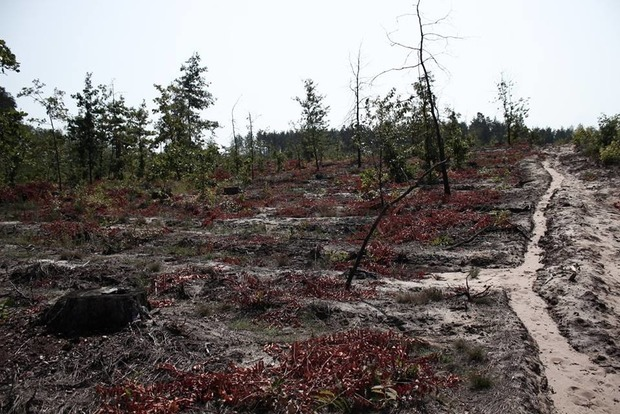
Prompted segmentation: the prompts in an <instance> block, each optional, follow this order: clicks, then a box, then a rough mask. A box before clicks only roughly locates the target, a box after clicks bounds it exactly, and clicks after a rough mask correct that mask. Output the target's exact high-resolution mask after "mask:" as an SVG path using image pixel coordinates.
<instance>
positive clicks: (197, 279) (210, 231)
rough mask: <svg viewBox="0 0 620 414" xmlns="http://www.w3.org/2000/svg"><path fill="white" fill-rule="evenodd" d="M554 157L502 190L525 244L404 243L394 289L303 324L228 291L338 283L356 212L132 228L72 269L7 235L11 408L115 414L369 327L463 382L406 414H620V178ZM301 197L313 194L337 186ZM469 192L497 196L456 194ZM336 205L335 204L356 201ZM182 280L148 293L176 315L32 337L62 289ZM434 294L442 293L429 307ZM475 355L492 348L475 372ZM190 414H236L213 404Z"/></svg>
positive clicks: (571, 158)
mask: <svg viewBox="0 0 620 414" xmlns="http://www.w3.org/2000/svg"><path fill="white" fill-rule="evenodd" d="M544 158H545V157H544V156H543V157H539V158H536V157H534V158H530V159H527V160H525V161H523V162H521V163H520V164H519V166H518V170H519V174H520V177H521V179H520V180H519V182H518V183H517V184H512V185H507V184H506V183H499V185H501V186H502V191H504V196H503V197H502V199H501V201H500V202H498V205H497V206H496V207H495V208H497V209H498V210H501V211H506V212H510V221H511V223H513V224H514V225H515V226H514V227H513V229H516V231H493V232H487V233H483V234H480V235H479V236H478V237H475V238H474V239H472V240H471V241H468V242H467V243H463V244H461V245H459V246H458V247H456V248H449V247H450V246H442V245H429V244H426V245H421V244H416V243H408V244H404V245H402V246H399V247H398V251H397V252H396V253H397V257H398V265H399V267H398V269H399V273H398V274H399V275H400V276H399V277H398V278H391V277H380V278H379V279H378V280H376V279H372V278H371V279H364V280H355V282H354V285H355V287H356V289H361V290H364V289H371V290H375V291H376V292H377V294H376V295H373V296H372V297H369V298H367V299H365V300H357V301H350V300H339V299H337V298H326V299H317V298H312V297H300V298H299V300H300V304H301V305H300V306H301V309H300V310H299V311H300V315H302V316H301V317H300V319H299V320H298V321H297V323H296V324H295V325H294V326H293V325H287V324H286V323H285V324H284V325H278V326H273V325H269V324H265V323H262V322H259V321H257V320H256V319H255V318H254V316H253V314H251V313H248V312H247V311H244V309H242V308H240V307H239V305H238V302H235V301H234V298H232V297H231V294H230V288H229V286H230V285H229V284H230V283H234V284H239V283H242V282H244V281H246V280H247V279H248V277H256V278H257V280H260V281H264V282H265V283H270V284H273V285H278V284H280V285H282V286H284V287H285V289H289V288H290V289H293V288H294V287H295V286H294V285H292V284H290V283H293V282H291V281H292V280H297V279H296V278H300V277H303V278H309V279H304V280H310V281H311V280H313V278H316V279H317V280H319V278H322V277H328V278H333V279H334V280H341V279H342V273H341V271H337V270H334V269H333V260H334V258H336V257H339V258H340V257H349V258H350V255H351V254H354V252H355V248H356V245H355V243H352V242H351V241H350V235H351V234H354V233H355V232H358V231H360V230H361V229H363V227H364V226H365V225H367V224H368V222H369V221H370V220H371V217H368V218H360V217H348V216H347V214H346V211H337V212H336V213H335V214H330V216H329V217H321V216H320V215H319V216H316V217H312V218H294V217H281V216H276V215H274V211H273V209H272V208H265V209H263V210H261V211H260V212H259V213H258V214H257V215H255V216H254V217H251V218H243V219H230V220H220V221H216V222H214V223H213V226H211V227H209V228H205V227H201V226H200V225H199V223H196V222H192V221H179V220H174V219H170V218H165V217H156V218H152V219H148V220H146V221H144V222H142V223H141V224H140V225H137V224H132V221H131V219H130V220H129V224H122V225H121V224H119V225H117V226H118V227H119V228H120V229H121V230H122V231H125V232H126V233H127V234H128V235H130V236H131V237H129V236H127V238H126V239H123V240H122V243H121V245H122V246H121V248H119V247H118V245H117V246H115V248H114V249H110V246H109V245H107V246H97V247H92V246H91V247H88V246H87V248H85V249H81V250H80V251H79V252H75V255H74V257H71V254H68V252H67V248H66V247H60V246H54V245H53V244H49V243H48V244H43V245H40V244H33V243H31V242H30V241H29V240H26V238H25V236H24V235H26V234H36V232H37V231H38V225H37V224H36V223H23V222H20V221H8V220H7V221H4V222H3V223H1V224H0V237H1V238H2V241H3V243H2V247H1V250H0V257H1V258H2V259H1V260H0V268H1V269H2V270H1V271H0V300H2V302H0V303H1V304H2V305H1V307H0V412H6V413H9V412H10V413H18V412H37V413H38V412H46V413H58V412H66V413H78V412H96V411H97V409H98V408H99V407H101V404H102V403H104V402H106V400H105V397H104V396H102V394H101V393H100V392H98V391H97V387H98V386H103V387H106V386H110V385H114V384H118V383H121V382H123V381H126V380H133V381H138V382H141V383H144V384H148V383H152V382H154V381H157V380H161V379H162V378H163V377H162V373H161V372H160V370H158V366H159V365H160V364H162V363H164V362H165V363H171V364H174V365H175V366H176V367H177V368H178V369H181V370H191V369H192V367H196V366H204V367H206V368H205V369H207V368H208V369H209V370H213V371H217V370H219V369H224V368H225V367H226V366H227V365H228V364H229V363H231V362H233V363H236V364H242V365H247V366H250V365H252V364H254V363H256V361H259V360H261V359H267V355H266V354H265V353H264V350H263V348H264V346H265V345H266V344H270V343H283V344H289V343H291V342H293V341H297V340H303V339H305V338H309V337H314V336H317V335H324V334H328V333H331V332H343V331H346V330H349V329H352V328H367V327H369V328H378V329H388V330H394V331H396V332H398V333H399V334H402V335H405V336H407V337H415V338H423V339H424V340H426V341H428V342H429V343H430V344H432V347H433V349H435V350H436V351H437V352H439V353H440V354H442V355H444V357H443V358H442V361H441V364H440V365H439V366H438V367H437V369H438V370H440V371H444V372H450V373H453V374H455V375H458V376H459V377H461V378H462V381H461V382H460V383H459V384H458V385H457V386H456V387H454V388H448V389H445V390H441V391H440V392H439V393H437V394H436V395H433V396H431V397H429V398H427V399H425V400H424V401H423V404H422V405H421V406H419V407H418V408H415V407H409V408H406V409H402V410H400V411H397V412H401V413H417V412H425V413H470V414H473V413H498V412H501V413H506V414H507V413H553V412H557V413H564V414H576V413H616V412H620V402H618V400H617V398H618V396H620V388H619V387H620V382H619V378H618V373H617V370H618V369H620V352H619V351H618V348H617V343H616V341H617V338H618V333H619V332H618V325H619V324H620V318H619V316H618V312H619V311H618V309H620V308H618V306H620V296H619V295H620V294H619V293H618V292H620V291H619V290H618V287H619V286H620V275H619V273H618V271H619V260H620V259H619V257H620V255H619V254H618V253H619V252H620V250H619V248H620V238H619V236H618V234H619V232H618V229H619V222H618V218H619V215H620V210H619V209H618V207H617V205H618V204H617V203H619V202H620V194H619V193H618V190H617V189H618V188H619V186H618V184H619V183H618V178H617V177H618V175H617V171H616V172H615V176H614V175H613V174H614V173H609V172H607V171H606V170H602V169H599V168H597V167H596V166H593V165H591V164H589V163H587V161H585V160H583V159H581V158H579V157H577V156H575V155H574V154H573V153H572V151H571V150H570V149H568V148H564V147H563V148H553V149H550V150H549V152H548V153H547V155H546V160H544ZM295 185H299V188H294V189H295V190H298V191H300V192H303V193H304V194H309V196H310V197H317V198H318V197H323V196H324V194H325V189H326V187H329V186H332V185H333V186H338V183H337V182H336V180H323V181H318V180H307V181H305V182H302V183H299V184H297V183H295V182H291V186H295ZM474 185H475V186H478V187H480V186H482V187H484V186H488V187H489V188H491V187H493V186H496V185H498V183H493V182H482V183H478V182H476V183H471V184H462V187H461V188H469V187H470V186H474ZM266 188H267V183H261V184H260V185H257V186H256V187H255V188H248V189H246V193H245V197H248V198H251V197H259V195H260V194H261V193H262V192H265V191H267V190H266ZM341 191H342V190H340V189H339V190H338V192H336V191H334V192H333V195H332V196H333V197H336V198H338V197H341V198H346V197H351V195H350V194H348V193H346V192H341ZM332 213H333V212H332ZM162 229H165V231H163V230H162ZM524 236H525V237H524ZM455 237H461V236H460V235H459V234H457V233H455ZM461 239H462V240H465V239H466V238H463V237H461ZM103 252H105V253H106V254H103ZM61 257H62V259H61ZM154 264H156V265H154ZM473 266H477V267H479V268H481V271H480V274H479V276H478V277H477V278H476V279H468V281H467V283H468V284H469V289H470V293H471V294H473V295H474V296H476V294H479V297H475V299H474V300H471V301H468V300H467V299H466V297H465V296H464V295H463V291H464V288H465V280H466V276H467V274H468V272H470V270H471V269H472V267H473ZM179 274H182V275H186V276H188V277H187V278H186V279H184V282H183V283H181V284H180V285H177V286H175V287H174V288H173V289H170V290H168V291H165V292H162V291H157V290H155V291H150V299H151V300H153V301H157V302H158V303H160V304H162V303H165V304H166V305H165V306H159V307H157V308H155V309H153V310H152V311H151V318H150V319H148V320H142V321H137V322H136V323H135V324H132V325H131V326H130V327H129V328H128V329H125V330H123V331H121V332H118V333H112V334H105V335H102V334H98V335H89V336H78V337H75V336H71V337H67V336H62V335H55V334H53V333H51V332H48V331H47V330H46V329H45V326H41V325H40V324H37V321H38V320H40V318H39V315H40V313H41V312H42V310H43V309H45V306H47V305H48V304H51V303H53V301H54V300H55V299H56V298H58V297H59V296H60V295H61V294H63V293H65V292H67V291H70V290H73V289H86V288H95V287H100V286H134V287H135V286H145V285H146V286H153V284H154V281H156V280H162V279H161V278H162V277H163V276H165V275H179ZM403 274H404V275H420V274H426V277H424V278H419V277H409V278H406V277H402V275H403ZM190 276H191V277H190ZM325 280H327V279H325ZM155 285H156V283H155ZM432 287H436V288H439V289H440V291H441V292H442V295H441V297H440V298H439V299H438V300H420V297H422V298H424V297H425V296H424V295H423V294H424V292H428V289H429V288H432ZM35 298H36V299H37V300H36V304H35V305H33V303H35V301H34V299H35ZM403 298H404V299H403ZM408 298H409V299H408ZM471 350H480V352H477V353H476V355H477V357H476V358H472V357H471V355H472V352H471ZM468 355H469V357H468ZM474 376H484V377H485V378H489V379H490V381H491V383H492V386H491V387H490V388H485V389H476V388H475V387H473V386H471V384H470V383H469V379H470V378H472V377H474ZM190 412H222V413H230V412H235V411H234V410H233V409H231V408H222V407H221V406H218V405H213V406H210V405H207V406H204V407H199V408H196V409H195V410H193V411H191V410H190ZM395 412H396V411H395Z"/></svg>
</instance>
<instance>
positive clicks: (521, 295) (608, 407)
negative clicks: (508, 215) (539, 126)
mask: <svg viewBox="0 0 620 414" xmlns="http://www.w3.org/2000/svg"><path fill="white" fill-rule="evenodd" d="M544 167H545V169H546V170H547V171H548V172H549V174H550V175H551V177H552V181H551V184H550V186H549V188H548V189H547V191H546V192H545V194H544V195H543V196H542V198H541V200H540V202H539V203H538V205H537V207H536V210H535V213H534V215H533V222H534V229H533V234H532V238H531V240H530V242H529V245H528V249H527V252H526V254H525V258H524V261H523V264H522V265H521V266H519V267H517V268H509V269H482V270H481V272H480V275H479V277H478V278H477V279H476V280H472V281H470V285H471V288H472V291H474V292H476V291H481V290H482V289H483V287H484V286H487V285H492V286H493V287H502V288H504V289H505V290H506V291H507V293H508V295H509V297H510V299H511V300H510V303H511V305H512V308H513V309H514V311H515V313H516V314H517V316H518V317H519V318H520V319H521V321H522V322H523V324H524V325H525V327H526V328H527V330H528V331H529V332H530V335H531V336H532V338H533V339H534V340H535V341H536V343H537V344H538V347H539V349H540V360H541V362H542V363H543V365H544V367H545V375H546V377H547V381H548V383H549V386H550V389H551V390H552V395H551V397H552V400H553V403H554V405H555V407H556V409H557V411H558V413H559V414H595V413H596V414H598V413H601V414H618V413H620V375H618V374H610V373H607V372H605V370H604V369H603V368H601V367H600V366H598V365H596V364H594V363H593V362H591V361H590V358H589V357H588V356H587V355H586V354H583V353H580V352H577V351H576V350H575V349H574V348H573V347H571V345H570V344H569V343H568V340H567V339H566V338H565V337H564V336H562V335H561V334H560V331H559V329H558V326H557V324H556V323H555V321H554V320H553V319H552V318H551V316H550V314H549V308H548V305H547V303H546V302H545V301H544V300H543V299H542V298H541V297H540V296H539V295H538V294H537V293H536V292H535V291H534V290H533V289H532V285H533V283H534V281H535V279H536V271H537V270H539V269H541V268H543V264H542V262H541V260H542V253H543V250H542V248H541V247H540V246H539V241H540V239H541V237H542V236H543V235H544V234H545V232H546V230H547V223H546V217H545V212H546V211H547V207H548V205H549V201H550V200H551V198H552V196H553V194H554V192H556V191H557V190H558V189H559V188H561V187H562V186H563V185H564V186H566V185H569V186H573V188H575V191H579V185H580V184H581V183H580V182H579V180H577V179H576V178H574V177H572V176H567V177H565V176H564V175H562V174H561V173H560V172H558V171H557V170H556V169H554V168H553V167H552V166H551V163H550V162H549V161H545V162H544ZM565 180H566V182H565V183H564V181H565ZM563 183H564V184H563ZM592 204H596V203H594V202H593V203H592ZM593 217H594V218H593ZM589 220H596V221H597V223H592V225H593V227H592V231H596V230H598V229H599V228H600V226H599V225H598V224H599V223H600V222H603V223H605V222H607V221H609V220H613V218H611V219H610V218H609V217H607V216H606V215H605V213H604V212H603V211H597V214H592V215H591V216H590V218H589ZM599 234H600V233H599ZM601 237H602V239H596V244H597V246H595V248H596V249H597V250H596V251H598V252H600V253H601V255H602V256H603V258H604V259H606V260H608V263H610V265H609V266H607V271H608V272H612V273H614V275H612V276H614V277H612V279H615V280H617V281H618V282H620V275H618V274H616V273H617V270H618V261H619V258H618V256H617V255H615V254H614V252H613V251H608V250H609V248H608V247H607V246H608V245H607V246H606V245H605V241H610V238H614V237H615V236H614V235H612V234H609V235H605V236H601ZM577 242H579V243H581V242H582V241H581V240H577ZM612 246H613V245H612ZM611 249H612V250H613V247H611ZM612 269H613V270H612ZM615 276H617V277H615ZM435 277H436V280H434V281H433V282H432V285H436V286H438V287H450V286H454V285H458V284H462V282H463V280H464V279H465V274H464V273H458V272H451V273H440V274H435ZM394 284H395V285H401V286H403V285H404V286H405V287H406V286H415V285H420V284H421V283H420V282H402V281H395V282H394ZM424 285H426V286H428V279H427V280H425V282H424ZM608 299H609V298H608ZM613 299H614V300H608V302H611V304H612V305H616V304H619V305H620V301H618V298H616V297H614V298H613ZM616 309H618V310H620V306H619V307H618V308H616Z"/></svg>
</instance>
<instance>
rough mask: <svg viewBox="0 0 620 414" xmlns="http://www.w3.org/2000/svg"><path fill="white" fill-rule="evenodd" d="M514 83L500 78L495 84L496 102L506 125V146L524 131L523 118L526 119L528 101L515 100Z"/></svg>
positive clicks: (522, 99)
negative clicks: (513, 93)
mask: <svg viewBox="0 0 620 414" xmlns="http://www.w3.org/2000/svg"><path fill="white" fill-rule="evenodd" d="M514 87H515V83H514V82H513V81H512V80H510V79H506V78H505V77H504V74H502V77H501V79H500V81H499V83H498V84H497V98H496V102H498V103H499V104H500V105H501V109H502V111H503V112H504V124H505V125H506V141H507V143H508V145H510V144H512V141H513V137H514V138H517V137H518V135H519V132H521V131H522V130H524V129H525V118H527V115H528V112H529V108H528V101H527V99H525V98H518V99H515V98H514V97H513V96H512V92H513V90H514Z"/></svg>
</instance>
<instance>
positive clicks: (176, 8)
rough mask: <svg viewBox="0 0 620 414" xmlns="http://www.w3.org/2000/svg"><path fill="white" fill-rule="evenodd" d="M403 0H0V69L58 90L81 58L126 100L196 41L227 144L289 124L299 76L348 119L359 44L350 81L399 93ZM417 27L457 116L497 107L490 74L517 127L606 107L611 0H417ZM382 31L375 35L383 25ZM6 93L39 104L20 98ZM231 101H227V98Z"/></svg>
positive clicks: (616, 19) (370, 92)
mask: <svg viewBox="0 0 620 414" xmlns="http://www.w3.org/2000/svg"><path fill="white" fill-rule="evenodd" d="M414 6H415V1H411V0H383V1H378V0H374V1H371V0H314V1H300V0H260V1H258V0H226V1H223V0H220V1H215V0H176V1H175V0H106V1H101V0H89V1H84V0H56V1H50V0H0V38H2V39H4V40H5V41H6V43H7V46H8V47H9V48H10V49H11V50H12V52H13V53H14V54H15V55H16V56H17V59H18V61H19V62H20V63H21V71H20V73H14V72H7V74H5V75H1V74H0V85H1V86H3V87H5V88H6V89H7V90H8V91H9V92H10V93H11V94H13V95H14V96H15V95H17V93H18V92H19V90H20V89H21V88H22V87H24V86H29V85H30V84H31V82H32V80H33V79H35V78H38V79H40V80H41V81H42V82H44V83H45V84H47V86H48V88H47V93H51V92H52V90H53V88H55V87H56V88H59V89H61V90H64V91H66V92H67V99H66V103H67V106H68V107H69V108H70V110H71V111H72V112H73V113H75V111H76V109H75V103H74V100H73V99H71V98H70V97H69V95H70V94H72V93H76V92H78V91H81V90H82V89H83V86H84V78H85V75H86V73H87V72H92V73H93V75H92V76H93V83H94V84H106V85H112V84H113V85H114V90H115V92H117V93H120V94H122V95H123V96H124V97H125V100H126V102H127V103H128V104H129V105H133V106H138V105H139V104H140V103H141V102H142V100H143V99H144V100H146V102H147V105H148V106H149V107H150V108H153V107H154V104H153V99H154V98H155V97H156V96H157V92H156V90H155V88H154V86H153V84H160V85H168V84H170V83H171V82H172V81H173V80H174V79H175V78H177V77H179V76H180V74H181V72H180V67H181V65H182V64H183V63H184V62H185V61H186V60H187V59H188V58H189V57H190V56H191V55H192V54H193V53H194V52H197V53H198V54H199V55H200V56H201V59H202V64H203V65H204V66H206V67H207V68H208V72H207V73H206V75H205V77H206V80H207V82H209V83H210V86H209V91H210V92H211V93H212V94H213V96H214V97H215V99H216V101H215V104H214V105H213V106H212V107H210V108H209V109H207V110H206V111H205V112H204V114H203V115H204V117H205V118H206V119H209V120H213V121H217V122H219V123H220V125H221V127H220V128H218V129H217V130H216V132H215V134H216V135H215V140H216V142H218V143H219V144H221V145H229V144H230V142H231V139H232V129H231V124H232V119H233V117H234V119H235V124H236V130H237V133H241V134H245V133H246V131H247V124H248V121H247V118H248V114H250V113H251V114H252V119H253V124H254V125H253V127H254V131H257V130H260V129H263V130H270V131H281V130H286V129H290V128H292V126H293V125H294V124H295V123H297V122H298V121H299V119H300V116H301V108H300V106H299V104H298V103H297V102H295V100H294V98H295V97H297V96H299V97H303V96H304V88H303V81H304V80H305V79H312V80H313V81H314V82H315V83H316V84H317V91H318V92H319V93H320V94H321V95H324V97H325V98H324V103H325V105H327V106H329V107H330V110H329V121H330V126H332V127H334V128H339V127H341V126H342V125H344V124H346V123H348V122H349V120H350V116H351V109H352V107H353V103H354V99H353V94H352V92H351V89H350V86H351V81H352V79H353V72H352V69H351V63H352V62H354V61H355V60H356V59H357V56H358V54H359V56H360V57H361V64H362V68H361V76H362V78H364V79H365V80H367V81H370V80H371V79H374V80H373V81H372V82H369V84H367V85H365V87H364V89H363V95H364V96H366V97H371V98H372V97H375V96H378V95H384V94H385V93H386V92H387V91H389V89H390V88H392V87H395V88H396V89H397V91H398V92H399V93H401V94H402V95H404V96H406V95H409V94H410V93H411V91H412V87H411V85H412V83H413V82H415V80H416V79H417V77H418V71H417V70H409V71H389V72H387V73H385V74H383V75H381V76H379V77H377V78H375V77H376V76H377V75H378V74H380V73H383V72H385V71H388V70H390V69H395V68H399V67H402V66H403V65H412V64H415V63H416V56H415V55H414V56H409V52H410V51H409V50H408V49H404V48H402V47H398V46H393V45H391V43H390V40H389V38H391V39H392V40H395V41H397V42H398V43H402V44H405V45H410V46H417V45H418V43H419V35H418V28H417V20H416V17H415V7H414ZM420 7H421V11H422V15H423V18H424V19H425V22H432V21H437V20H441V23H440V24H437V25H434V26H427V27H426V29H427V31H428V32H429V33H430V32H436V33H439V34H441V35H442V36H446V37H448V39H447V40H443V41H439V42H434V43H431V44H429V45H428V50H429V52H431V53H432V54H433V55H434V57H435V59H436V61H437V62H438V63H439V64H440V65H441V68H440V67H438V66H436V65H434V64H433V65H431V66H430V68H429V69H430V70H431V71H432V72H433V73H434V76H435V78H436V81H435V93H436V95H437V97H438V103H439V106H440V108H446V107H450V108H453V109H454V110H456V112H457V113H460V114H461V115H462V120H464V121H466V122H469V121H470V120H471V119H472V118H473V117H475V116H476V113H477V112H482V113H483V114H484V115H486V116H488V117H491V118H494V117H497V118H498V119H499V118H501V112H500V111H499V110H498V104H497V103H496V102H495V98H496V96H497V87H496V85H497V83H498V82H499V80H500V78H501V76H502V75H503V76H504V77H505V78H507V79H510V80H512V81H513V82H514V83H515V87H514V90H513V94H514V96H515V97H516V98H520V97H522V98H528V99H529V108H530V112H529V118H528V119H527V120H526V122H527V124H528V125H529V126H531V127H534V126H537V127H552V128H560V127H569V126H577V125H578V124H583V125H586V126H587V125H592V126H595V125H596V124H597V119H598V117H599V116H600V115H601V114H607V115H613V114H616V113H620V79H619V77H620V75H619V74H620V72H619V71H618V69H619V68H620V2H619V1H618V0H590V1H587V2H584V1H576V0H501V1H498V0H422V2H421V6H420ZM388 36H389V38H388ZM17 102H18V106H19V107H20V108H21V109H22V110H24V111H26V112H28V113H29V115H31V116H35V117H42V116H43V115H44V113H43V111H42V109H40V108H39V107H38V106H37V105H36V104H35V103H34V102H32V100H30V99H29V98H19V99H18V100H17ZM233 108H234V110H233Z"/></svg>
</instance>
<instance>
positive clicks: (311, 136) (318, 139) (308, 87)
mask: <svg viewBox="0 0 620 414" xmlns="http://www.w3.org/2000/svg"><path fill="white" fill-rule="evenodd" d="M304 89H305V92H306V96H305V97H304V98H300V97H296V98H295V100H296V101H297V102H298V103H299V105H301V120H300V129H301V133H302V138H303V141H302V142H303V147H304V151H305V153H306V154H307V155H309V156H310V157H312V158H314V163H315V166H316V169H317V171H318V170H319V169H320V168H321V163H322V160H323V155H324V153H325V150H326V144H327V143H326V138H327V114H328V112H329V106H325V104H324V103H323V100H324V99H325V96H323V95H319V94H318V93H317V91H316V85H315V83H314V81H313V80H312V79H306V80H305V81H304Z"/></svg>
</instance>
